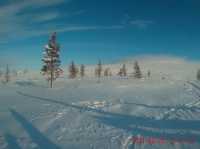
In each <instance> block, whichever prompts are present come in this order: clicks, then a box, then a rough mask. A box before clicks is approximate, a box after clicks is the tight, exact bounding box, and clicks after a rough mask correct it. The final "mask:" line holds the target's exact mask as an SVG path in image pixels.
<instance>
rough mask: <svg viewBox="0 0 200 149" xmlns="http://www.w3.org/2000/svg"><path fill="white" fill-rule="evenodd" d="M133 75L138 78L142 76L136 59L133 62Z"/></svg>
mask: <svg viewBox="0 0 200 149" xmlns="http://www.w3.org/2000/svg"><path fill="white" fill-rule="evenodd" d="M134 77H135V78H138V79H140V78H142V73H141V70H140V66H139V64H138V62H137V61H135V63H134Z"/></svg>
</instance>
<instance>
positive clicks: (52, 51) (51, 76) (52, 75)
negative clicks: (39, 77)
mask: <svg viewBox="0 0 200 149" xmlns="http://www.w3.org/2000/svg"><path fill="white" fill-rule="evenodd" d="M59 52H60V46H59V45H58V43H57V42H56V33H53V34H52V35H51V37H50V39H49V43H48V44H47V45H46V46H45V50H44V52H43V54H44V57H43V59H42V61H43V63H44V65H43V67H42V69H41V73H42V74H43V75H44V76H45V77H46V79H47V81H48V82H50V87H51V88H52V87H53V81H55V80H56V79H57V78H58V77H59V76H60V75H61V74H62V73H63V70H62V69H61V68H59V66H60V63H61V61H60V53H59Z"/></svg>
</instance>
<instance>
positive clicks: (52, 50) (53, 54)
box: [6, 33, 200, 88]
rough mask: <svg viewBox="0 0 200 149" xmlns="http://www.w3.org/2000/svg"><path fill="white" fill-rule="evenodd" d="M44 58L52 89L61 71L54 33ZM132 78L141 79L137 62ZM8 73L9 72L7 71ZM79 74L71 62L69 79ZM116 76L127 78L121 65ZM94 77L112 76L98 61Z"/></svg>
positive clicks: (81, 73) (45, 74)
mask: <svg viewBox="0 0 200 149" xmlns="http://www.w3.org/2000/svg"><path fill="white" fill-rule="evenodd" d="M43 54H44V57H43V59H42V61H43V63H44V65H43V67H42V69H41V73H42V74H43V75H44V76H45V77H46V79H47V81H48V82H49V83H50V87H51V88H52V87H53V81H54V80H56V79H57V78H58V77H59V76H60V75H61V74H62V73H63V70H62V69H61V68H60V63H61V61H60V55H59V54H60V46H59V44H58V43H57V41H56V33H53V34H52V35H51V36H50V39H49V42H48V44H47V45H46V46H45V49H44V52H43ZM133 68H134V73H133V76H134V78H138V79H140V78H142V72H141V70H140V66H139V64H138V62H137V61H135V63H134V67H133ZM7 72H9V70H7ZM79 74H80V76H81V77H84V76H85V66H84V65H83V64H82V65H81V66H80V68H78V67H77V66H76V65H75V63H74V62H73V61H72V62H71V64H70V66H69V78H71V79H73V78H76V77H77V76H78V75H79ZM117 75H118V76H121V77H126V76H127V68H126V65H125V64H123V66H122V68H120V70H119V72H118V73H117ZM150 75H151V72H150V71H148V72H147V76H148V77H150ZM95 76H96V77H97V78H98V82H99V81H100V78H101V77H102V76H112V71H111V69H110V68H105V69H104V70H103V68H102V63H101V61H100V60H99V62H98V64H97V67H96V68H95ZM197 79H198V80H200V70H198V72H197ZM6 81H7V82H8V81H9V75H8V73H7V75H6Z"/></svg>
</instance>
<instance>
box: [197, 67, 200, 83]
mask: <svg viewBox="0 0 200 149" xmlns="http://www.w3.org/2000/svg"><path fill="white" fill-rule="evenodd" d="M197 80H199V81H200V69H199V70H198V71H197Z"/></svg>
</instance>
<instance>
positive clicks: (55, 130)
mask: <svg viewBox="0 0 200 149" xmlns="http://www.w3.org/2000/svg"><path fill="white" fill-rule="evenodd" d="M139 62H140V61H139ZM123 63H126V64H127V67H128V69H129V75H131V72H132V71H133V61H131V60H125V61H123ZM140 64H141V69H142V71H143V75H144V78H143V79H141V80H137V79H134V78H132V77H129V78H120V77H116V76H113V77H107V78H106V77H103V78H101V81H100V83H98V81H97V79H96V78H94V77H93V70H94V66H88V69H86V70H87V72H88V73H87V74H86V75H87V76H86V77H85V78H83V79H80V78H78V79H75V80H71V79H68V78H67V75H65V76H64V77H62V78H59V79H58V80H57V81H56V82H55V83H54V88H53V89H50V88H48V86H47V83H46V82H45V80H44V79H43V77H41V76H40V75H39V73H38V74H37V73H33V72H31V71H30V72H28V74H25V75H23V74H20V75H19V76H18V77H13V79H12V81H11V82H10V83H9V84H7V85H5V84H3V83H0V148H2V149H6V148H8V149H10V148H13V149H18V148H20V149H37V148H42V149H51V148H52V149H56V148H63V149H123V148H134V149H140V148H143V149H155V148H159V149H160V148H163V149H165V148H166V149H168V148H172V149H173V148H174V149H190V148H192V149H199V148H200V145H199V142H200V114H199V112H200V88H198V87H200V83H199V82H198V81H196V80H195V75H196V70H197V68H198V66H200V65H199V64H198V63H194V62H187V61H185V60H182V59H175V58H162V59H159V58H157V59H153V58H148V60H145V59H143V60H141V63H140ZM106 67H111V68H112V70H113V71H114V72H113V73H115V72H117V70H118V69H119V68H120V67H121V65H120V64H113V65H106V66H104V68H106ZM86 68H87V67H86ZM65 69H66V68H65ZM148 69H150V70H151V71H152V76H151V77H150V78H147V77H146V72H147V70H148ZM1 79H2V80H3V78H1ZM133 136H142V137H145V138H151V137H152V138H158V139H161V138H164V139H165V140H167V141H166V142H165V143H164V144H158V143H156V144H153V145H151V144H148V143H144V144H137V143H136V144H131V138H132V137H133ZM177 139H182V140H183V139H184V140H190V139H194V141H195V142H194V143H192V144H189V143H174V142H173V140H177ZM170 140H171V141H170Z"/></svg>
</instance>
